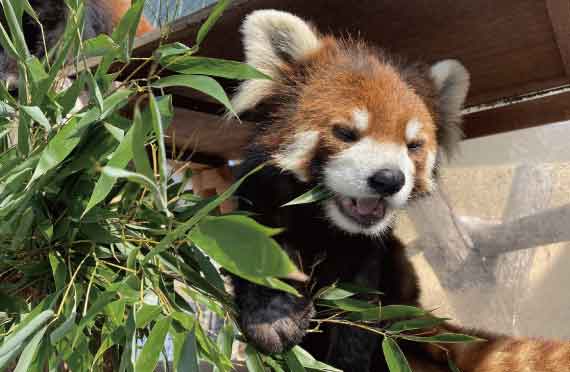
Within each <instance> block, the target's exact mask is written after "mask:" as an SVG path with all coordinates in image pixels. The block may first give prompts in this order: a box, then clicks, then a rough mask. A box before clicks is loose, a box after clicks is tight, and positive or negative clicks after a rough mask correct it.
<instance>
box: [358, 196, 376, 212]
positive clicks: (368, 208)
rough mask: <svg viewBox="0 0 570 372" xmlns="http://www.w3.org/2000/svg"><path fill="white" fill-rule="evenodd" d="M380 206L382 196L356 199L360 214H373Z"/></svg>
mask: <svg viewBox="0 0 570 372" xmlns="http://www.w3.org/2000/svg"><path fill="white" fill-rule="evenodd" d="M379 206H380V198H361V199H356V210H357V211H358V214H361V215H368V214H372V213H374V212H375V211H376V209H378V207H379Z"/></svg>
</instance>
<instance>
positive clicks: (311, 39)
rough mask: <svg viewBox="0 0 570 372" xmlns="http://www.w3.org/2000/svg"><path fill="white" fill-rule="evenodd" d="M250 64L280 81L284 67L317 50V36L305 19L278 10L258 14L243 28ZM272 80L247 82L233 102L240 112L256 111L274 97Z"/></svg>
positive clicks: (318, 44) (257, 12)
mask: <svg viewBox="0 0 570 372" xmlns="http://www.w3.org/2000/svg"><path fill="white" fill-rule="evenodd" d="M241 32H242V35H243V44H244V49H245V58H246V62H247V63H248V64H250V65H252V66H253V67H255V68H257V69H258V70H259V71H261V72H263V73H264V74H266V75H268V76H269V77H271V78H272V79H274V80H278V79H279V78H280V75H281V69H282V67H283V66H285V65H287V64H289V63H291V62H294V61H297V60H299V59H301V58H303V56H305V55H307V54H309V53H311V52H314V51H315V50H317V49H318V48H319V47H320V45H321V41H320V38H319V35H318V34H317V32H316V31H315V30H314V29H313V28H312V27H311V26H310V25H309V24H308V23H307V22H305V21H303V20H302V19H301V18H299V17H297V16H295V15H293V14H290V13H286V12H282V11H278V10H270V9H267V10H257V11H255V12H253V13H251V14H250V15H248V16H247V17H246V19H245V21H244V22H243V25H242V27H241ZM272 86H273V82H272V81H271V80H249V81H246V82H244V83H243V84H242V85H241V86H240V87H239V90H238V93H237V94H236V95H235V96H234V98H233V105H234V109H235V111H236V112H238V113H240V112H244V111H246V110H248V109H251V108H253V107H255V105H257V104H258V103H259V102H260V101H261V100H262V99H263V98H264V97H266V96H268V95H269V94H270V93H271V89H272Z"/></svg>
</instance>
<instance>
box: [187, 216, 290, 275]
mask: <svg viewBox="0 0 570 372" xmlns="http://www.w3.org/2000/svg"><path fill="white" fill-rule="evenodd" d="M236 236H239V237H240V239H237V240H236V238H235V237H236ZM189 237H190V239H191V240H192V241H193V242H194V244H196V245H197V246H198V247H199V248H200V249H202V250H203V251H204V252H206V253H207V254H208V256H210V257H212V258H213V259H214V260H215V261H216V262H218V263H219V264H220V265H222V266H223V267H224V268H225V269H227V270H228V271H230V272H232V273H234V274H236V275H245V276H248V277H249V276H256V277H267V276H276V277H279V276H281V277H285V276H287V275H288V274H291V273H293V272H295V271H297V268H296V267H295V265H294V264H293V262H292V261H291V259H290V258H289V256H287V254H286V253H285V252H284V251H283V250H281V248H279V245H278V244H277V243H276V242H275V241H274V240H273V239H271V238H270V237H268V236H267V235H266V234H264V232H263V230H262V229H258V228H256V226H255V225H252V224H251V219H250V218H249V217H245V216H220V217H206V218H204V219H203V220H202V222H200V223H199V224H198V226H196V227H195V228H194V229H192V231H191V232H190V235H189Z"/></svg>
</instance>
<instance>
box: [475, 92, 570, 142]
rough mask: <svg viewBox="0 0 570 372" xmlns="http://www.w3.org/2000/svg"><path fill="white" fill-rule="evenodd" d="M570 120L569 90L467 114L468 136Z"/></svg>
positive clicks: (485, 134) (479, 135)
mask: <svg viewBox="0 0 570 372" xmlns="http://www.w3.org/2000/svg"><path fill="white" fill-rule="evenodd" d="M564 120H570V92H566V93H560V94H557V95H552V96H546V97H542V98H538V99H535V100H530V101H525V102H520V103H516V104H513V105H510V106H503V107H499V108H495V109H492V110H487V111H480V112H476V113H472V114H469V115H467V116H466V117H465V125H464V128H465V135H466V137H467V138H475V137H482V136H487V135H491V134H496V133H502V132H508V131H512V130H517V129H524V128H531V127H535V126H538V125H543V124H550V123H555V122H559V121H564Z"/></svg>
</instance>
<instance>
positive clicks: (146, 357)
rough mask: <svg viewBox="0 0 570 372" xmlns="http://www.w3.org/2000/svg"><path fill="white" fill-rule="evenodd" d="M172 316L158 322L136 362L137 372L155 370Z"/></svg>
mask: <svg viewBox="0 0 570 372" xmlns="http://www.w3.org/2000/svg"><path fill="white" fill-rule="evenodd" d="M171 321H172V320H171V318H170V317H168V318H163V319H161V320H159V321H157V322H156V324H155V325H154V327H152V330H151V331H150V334H149V336H148V339H147V340H146V342H145V344H144V346H143V349H142V351H141V353H140V355H139V357H138V359H137V362H136V364H135V371H137V372H153V371H154V369H155V367H156V365H157V364H158V358H159V357H160V353H161V352H162V348H163V346H164V340H165V339H166V335H167V334H168V329H169V328H170V322H171Z"/></svg>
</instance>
